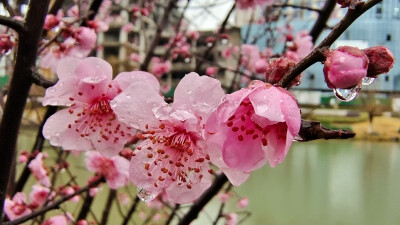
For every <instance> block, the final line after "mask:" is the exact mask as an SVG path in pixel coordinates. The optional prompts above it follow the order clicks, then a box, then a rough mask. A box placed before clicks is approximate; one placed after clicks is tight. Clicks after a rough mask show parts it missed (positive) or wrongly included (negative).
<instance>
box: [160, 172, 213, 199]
mask: <svg viewBox="0 0 400 225" xmlns="http://www.w3.org/2000/svg"><path fill="white" fill-rule="evenodd" d="M204 170H208V168H204ZM211 183H212V180H211V176H204V177H203V179H201V181H200V182H199V183H196V185H192V188H191V189H188V188H187V187H186V186H185V185H182V186H178V185H177V183H176V182H173V183H172V184H171V185H170V186H169V187H168V188H167V189H166V190H165V191H166V192H167V196H168V198H169V199H171V200H172V201H173V202H175V203H178V204H185V203H190V202H193V201H194V200H196V199H197V198H198V197H200V195H201V194H203V192H204V191H205V190H207V189H208V188H209V187H210V186H211Z"/></svg>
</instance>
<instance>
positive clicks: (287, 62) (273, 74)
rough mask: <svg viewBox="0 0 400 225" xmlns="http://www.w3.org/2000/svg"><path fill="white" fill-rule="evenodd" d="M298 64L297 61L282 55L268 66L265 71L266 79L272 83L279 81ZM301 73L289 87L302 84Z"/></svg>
mask: <svg viewBox="0 0 400 225" xmlns="http://www.w3.org/2000/svg"><path fill="white" fill-rule="evenodd" d="M295 65H296V61H294V60H293V59H289V58H286V57H280V58H277V59H275V60H273V61H272V62H271V63H270V64H269V65H268V67H267V70H266V71H265V80H266V82H268V83H270V84H276V83H278V82H279V81H280V80H281V79H282V77H283V75H285V73H286V72H287V71H289V70H290V69H292V68H293V67H294V66H295ZM300 78H301V74H299V75H298V76H297V77H296V79H294V80H292V81H291V82H290V84H289V87H291V86H294V85H299V84H300Z"/></svg>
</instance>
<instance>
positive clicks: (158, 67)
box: [151, 57, 171, 78]
mask: <svg viewBox="0 0 400 225" xmlns="http://www.w3.org/2000/svg"><path fill="white" fill-rule="evenodd" d="M152 64H153V66H152V69H151V72H152V73H153V74H154V75H155V76H156V77H158V78H161V76H162V75H164V74H166V73H169V71H170V70H171V62H170V61H165V62H162V61H161V59H160V58H157V57H154V58H153V60H152Z"/></svg>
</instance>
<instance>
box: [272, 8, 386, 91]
mask: <svg viewBox="0 0 400 225" xmlns="http://www.w3.org/2000/svg"><path fill="white" fill-rule="evenodd" d="M381 1H382V0H369V1H368V2H366V3H365V4H363V3H362V2H361V4H362V5H360V6H359V7H356V8H355V9H349V10H348V11H347V13H346V15H345V16H344V18H343V19H342V20H341V21H340V22H339V23H338V24H337V25H336V26H335V27H334V28H333V30H332V32H331V33H330V34H329V35H328V36H327V37H326V38H325V39H324V40H323V41H322V42H321V43H320V44H319V45H318V46H317V47H316V48H315V49H314V50H313V51H312V52H311V53H310V54H309V55H308V56H307V57H305V58H304V59H303V60H301V61H300V62H299V63H298V64H296V66H295V67H293V68H292V69H291V70H289V71H288V72H287V73H286V74H285V75H284V76H283V78H282V79H281V80H280V81H279V83H278V86H281V87H287V86H288V85H289V83H290V82H291V81H292V80H293V79H295V78H296V77H297V76H298V75H299V74H300V73H301V72H303V71H304V70H306V69H307V68H308V67H310V66H311V65H313V64H314V63H316V62H318V61H323V60H324V56H323V51H324V49H326V48H329V47H330V46H331V45H332V44H333V42H334V41H336V40H337V39H338V38H339V37H340V35H341V34H343V32H344V31H345V30H346V29H347V28H348V27H349V26H350V25H351V24H352V23H353V22H354V21H355V20H356V19H357V18H358V17H360V16H361V15H362V14H363V13H364V12H366V11H367V10H368V9H370V8H371V7H373V6H374V5H376V4H378V3H379V2H381Z"/></svg>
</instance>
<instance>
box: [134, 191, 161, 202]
mask: <svg viewBox="0 0 400 225" xmlns="http://www.w3.org/2000/svg"><path fill="white" fill-rule="evenodd" d="M137 191H138V193H137V196H138V198H139V199H140V200H142V201H144V202H149V201H151V200H153V199H155V198H156V197H157V194H154V193H151V192H150V191H148V190H146V189H143V188H138V189H137Z"/></svg>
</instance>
